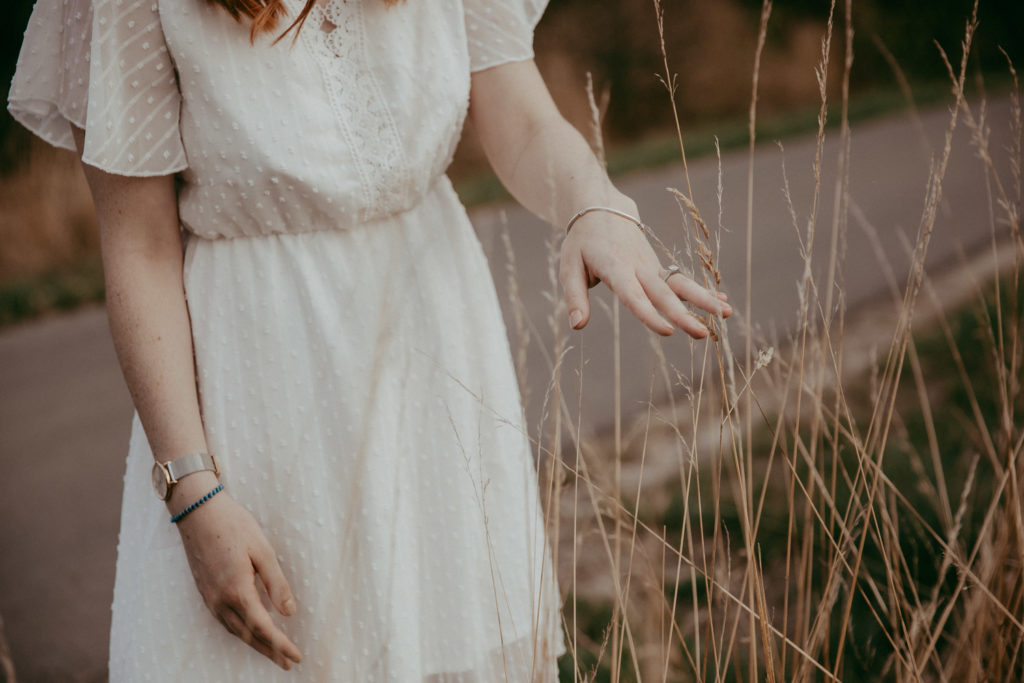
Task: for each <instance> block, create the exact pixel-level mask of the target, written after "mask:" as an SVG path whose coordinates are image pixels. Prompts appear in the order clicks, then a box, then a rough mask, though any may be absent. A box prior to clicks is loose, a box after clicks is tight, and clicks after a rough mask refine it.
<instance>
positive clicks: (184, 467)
mask: <svg viewBox="0 0 1024 683" xmlns="http://www.w3.org/2000/svg"><path fill="white" fill-rule="evenodd" d="M164 467H165V468H166V469H167V474H169V475H170V477H171V483H172V484H173V483H174V482H177V481H180V480H181V478H182V477H185V476H188V475H189V474H193V473H195V472H203V471H205V470H211V471H212V472H213V473H214V474H216V475H219V474H220V468H218V467H217V459H216V458H214V457H213V456H212V455H211V454H209V453H189V454H188V455H183V456H181V457H180V458H175V459H174V460H171V461H170V462H166V463H164Z"/></svg>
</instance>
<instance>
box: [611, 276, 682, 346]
mask: <svg viewBox="0 0 1024 683" xmlns="http://www.w3.org/2000/svg"><path fill="white" fill-rule="evenodd" d="M606 282H607V283H608V287H609V288H610V289H611V290H612V291H613V292H615V294H616V296H618V297H619V300H620V301H621V302H622V304H623V305H624V306H625V307H626V308H628V309H629V311H630V312H631V313H632V314H633V315H635V316H636V317H637V319H638V320H640V322H642V323H643V324H644V325H646V326H647V327H649V328H650V329H651V330H652V331H654V332H657V333H658V334H660V335H662V336H663V337H667V336H669V335H670V334H672V333H673V332H674V331H675V328H674V327H672V324H671V323H669V322H668V321H667V320H665V319H664V318H662V317H661V315H660V314H659V313H658V311H657V309H656V308H655V307H654V304H652V303H651V300H650V298H649V297H648V296H647V292H645V291H644V288H643V287H642V286H641V285H640V281H639V280H637V277H636V274H635V273H633V272H632V271H629V272H627V273H623V274H621V275H618V276H616V277H614V278H606Z"/></svg>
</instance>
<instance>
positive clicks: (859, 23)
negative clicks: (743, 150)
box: [0, 0, 1024, 173]
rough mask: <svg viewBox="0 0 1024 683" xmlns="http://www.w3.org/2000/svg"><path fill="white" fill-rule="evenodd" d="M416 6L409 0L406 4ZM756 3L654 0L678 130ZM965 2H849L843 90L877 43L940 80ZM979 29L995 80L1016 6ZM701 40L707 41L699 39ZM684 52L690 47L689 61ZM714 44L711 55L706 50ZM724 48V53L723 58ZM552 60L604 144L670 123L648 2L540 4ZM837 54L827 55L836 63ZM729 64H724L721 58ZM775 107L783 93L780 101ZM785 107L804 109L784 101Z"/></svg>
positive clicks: (742, 74) (719, 97)
mask: <svg viewBox="0 0 1024 683" xmlns="http://www.w3.org/2000/svg"><path fill="white" fill-rule="evenodd" d="M408 1H409V2H416V1H417V0H408ZM32 4H33V0H8V2H7V5H6V6H7V10H6V13H7V18H8V20H7V21H6V22H4V23H3V25H2V27H0V36H2V40H0V73H2V76H3V80H2V82H3V83H10V79H11V76H12V75H13V73H14V66H15V63H16V60H17V56H18V51H19V49H20V46H21V36H22V33H23V31H24V27H25V25H26V24H27V22H28V17H29V13H30V11H31V7H32ZM829 4H830V3H829V1H828V0H776V2H775V5H774V13H773V16H772V20H771V22H770V24H769V32H768V46H769V49H771V48H773V47H777V48H780V49H783V48H786V46H787V43H790V42H792V41H793V40H794V33H795V28H796V27H798V26H806V25H808V24H816V25H817V29H816V30H817V31H818V32H820V30H821V27H822V26H823V24H824V20H825V18H826V16H827V14H828V9H829ZM760 5H761V3H760V1H759V0H664V1H663V7H664V20H665V31H666V43H667V45H668V53H669V61H670V64H669V67H670V69H671V70H672V71H673V72H675V73H676V74H677V75H678V79H679V80H678V85H679V91H678V97H677V101H678V106H679V109H680V115H681V117H682V119H683V122H684V124H687V125H696V124H700V123H704V122H708V121H709V120H715V119H718V118H720V117H726V118H728V117H730V116H736V115H737V114H741V113H742V112H743V111H745V106H746V102H747V101H748V98H749V92H747V91H748V90H749V87H747V88H746V90H744V91H743V92H739V93H735V94H733V93H722V92H711V90H716V91H718V90H726V89H740V86H741V85H744V84H745V83H746V82H747V80H749V75H750V74H749V72H750V64H751V62H752V57H753V50H752V45H749V44H747V42H744V40H742V39H741V38H742V36H739V35H735V36H733V35H722V36H720V40H719V42H715V40H714V39H713V36H714V35H715V34H719V33H722V34H728V33H729V32H730V31H732V30H733V29H734V27H733V26H732V25H727V24H725V23H724V19H725V18H726V17H728V16H731V15H729V14H724V13H723V11H722V10H721V9H720V8H721V7H730V8H736V9H737V11H739V12H742V13H745V18H744V25H745V26H748V27H753V29H754V30H755V31H756V26H757V15H758V12H759V8H760ZM971 6H972V2H971V0H931V1H930V2H912V1H910V0H855V1H854V4H853V10H854V24H855V29H856V33H855V36H856V37H855V44H854V48H855V54H856V60H855V65H854V70H853V74H852V76H853V85H854V87H855V89H856V90H858V91H859V90H870V89H874V88H879V87H884V86H887V85H891V84H892V83H893V75H892V71H891V68H890V66H889V64H888V63H887V62H886V59H885V58H884V57H883V55H882V53H881V51H880V50H879V47H878V43H879V42H881V44H883V45H885V46H886V48H887V49H888V50H889V51H891V52H892V54H893V56H894V57H895V58H896V61H897V62H898V63H899V64H900V67H901V68H902V69H903V71H904V72H905V73H906V74H907V76H908V77H909V78H910V79H911V81H926V82H935V81H941V80H942V79H943V78H944V77H945V72H944V70H943V66H942V63H941V61H940V59H939V57H938V51H937V49H936V46H935V43H936V42H937V43H938V44H939V45H941V46H942V47H943V48H944V49H945V50H946V51H947V52H948V53H949V54H950V55H951V58H952V59H953V60H954V61H956V60H957V59H958V58H959V45H960V41H961V39H962V36H963V30H964V22H965V21H966V19H967V18H968V17H969V16H970V12H971ZM836 12H837V15H838V17H837V18H838V19H839V21H838V23H837V37H836V46H841V33H842V31H841V17H842V2H839V3H838V7H837V9H836ZM979 20H980V27H979V31H978V36H977V39H976V41H975V46H974V50H973V56H972V59H973V66H974V68H975V70H976V71H977V72H987V73H1001V74H1005V73H1006V60H1005V58H1004V57H1003V55H1002V54H1001V53H1000V51H999V49H1000V47H1001V48H1003V49H1005V50H1006V51H1007V53H1008V54H1009V56H1010V58H1011V59H1013V60H1014V62H1015V63H1018V64H1019V63H1021V61H1022V58H1024V41H1022V40H1020V37H1019V35H1020V31H1021V27H1022V26H1024V2H1021V1H1020V0H981V3H980V8H979ZM709 36H711V37H709ZM692 46H699V50H700V51H699V52H697V53H694V52H693V51H692V50H691V47H692ZM716 46H717V47H716ZM726 49H730V50H732V51H734V52H735V54H732V55H725V54H722V53H723V52H724V51H725V50H726ZM556 52H557V53H562V54H566V55H568V56H569V59H570V60H571V61H572V63H573V64H574V65H575V66H576V68H577V69H578V71H579V72H580V73H582V72H583V71H584V70H590V71H592V72H593V73H594V76H595V82H596V83H597V84H598V86H599V87H602V88H603V87H608V89H609V91H610V93H611V99H610V100H609V103H608V114H607V121H606V123H607V131H606V132H607V134H608V135H609V137H610V138H612V139H615V140H635V139H638V138H640V137H645V136H648V135H650V134H651V132H652V130H657V129H664V128H666V127H669V126H671V124H672V113H671V110H670V108H669V107H668V106H667V99H666V95H665V89H664V86H663V85H662V84H661V83H660V82H659V80H658V79H657V78H655V77H654V74H657V73H663V72H664V67H663V63H662V56H661V51H660V47H659V41H658V32H657V24H656V21H655V12H654V6H653V2H652V1H651V0H603V1H602V2H601V3H600V11H595V10H594V3H593V0H551V1H550V5H549V7H548V10H547V13H546V15H545V18H544V20H543V21H542V23H541V28H540V30H539V31H538V36H537V53H538V60H539V61H541V62H543V61H544V59H545V55H549V54H553V53H556ZM839 54H840V53H835V54H834V59H835V60H837V61H838V58H839ZM727 57H728V59H727ZM729 60H735V61H736V62H737V63H738V64H740V65H742V66H743V67H744V68H742V69H737V68H732V67H731V61H730V67H729V69H730V71H731V72H737V74H736V75H737V76H738V77H739V79H740V80H739V81H737V82H735V83H731V82H720V80H721V79H713V80H712V85H711V86H709V85H708V83H707V80H706V79H707V74H708V71H709V69H712V67H714V65H716V64H718V63H721V62H724V61H729ZM811 68H812V66H811V65H806V64H801V65H794V70H795V71H799V73H798V74H794V76H800V77H801V78H804V79H806V78H808V77H812V76H808V75H809V74H811ZM779 97H781V98H782V99H783V100H784V99H785V93H782V94H780V95H779ZM794 104H797V105H800V104H807V103H806V102H794ZM26 138H27V134H25V133H24V131H22V130H21V128H20V127H18V126H16V125H14V124H13V121H12V120H11V118H10V116H9V115H8V114H7V112H6V110H5V111H3V112H2V113H0V173H3V172H6V171H9V170H11V169H12V168H13V167H14V166H15V165H16V164H17V163H18V162H19V159H21V158H23V156H24V154H25V150H26V142H25V140H26Z"/></svg>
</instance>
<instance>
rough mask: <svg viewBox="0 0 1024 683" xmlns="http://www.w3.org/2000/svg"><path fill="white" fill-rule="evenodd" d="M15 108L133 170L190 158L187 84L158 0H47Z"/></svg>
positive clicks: (153, 171) (111, 166)
mask: <svg viewBox="0 0 1024 683" xmlns="http://www.w3.org/2000/svg"><path fill="white" fill-rule="evenodd" d="M8 109H9V110H10V112H11V115H12V116H13V117H14V118H15V119H16V120H17V121H18V122H20V123H21V124H22V125H24V126H25V127H26V128H28V129H29V130H30V131H32V132H33V133H35V134H36V135H38V136H39V137H41V138H42V139H44V140H46V141H47V142H49V143H50V144H53V145H56V146H57V147H63V148H65V149H71V150H73V149H75V145H74V139H73V138H72V136H71V126H76V127H78V128H82V129H84V130H85V148H84V151H83V154H82V161H83V162H84V163H87V164H89V165H90V166H95V167H96V168H99V169H101V170H104V171H107V172H109V173H115V174H118V175H127V176H155V175H169V174H172V173H176V172H177V171H181V170H183V169H184V168H186V167H187V166H188V163H187V161H186V158H185V149H184V146H183V145H182V142H181V133H180V131H179V127H178V124H179V117H180V112H181V93H180V91H179V90H178V81H177V77H176V76H175V72H174V65H173V63H172V61H171V57H170V54H169V53H168V51H167V45H166V43H165V42H164V36H163V29H162V28H161V25H160V15H159V11H158V9H157V4H156V0H39V1H38V2H37V3H36V6H35V9H34V10H33V12H32V18H31V19H30V20H29V24H28V29H27V30H26V32H25V41H24V43H23V44H22V48H21V54H20V55H19V57H18V67H17V71H16V72H15V75H14V80H13V81H12V83H11V92H10V96H9V98H8Z"/></svg>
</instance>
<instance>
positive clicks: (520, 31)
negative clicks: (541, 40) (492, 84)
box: [463, 0, 548, 71]
mask: <svg viewBox="0 0 1024 683" xmlns="http://www.w3.org/2000/svg"><path fill="white" fill-rule="evenodd" d="M547 4H548V3H547V0H463V11H464V14H465V18H466V38H467V40H468V43H469V66H470V70H472V71H481V70H483V69H488V68H490V67H492V66H498V65H499V64H505V63H507V62H518V61H521V60H524V59H530V58H532V57H533V29H534V28H535V27H536V26H537V22H538V21H540V16H541V15H542V14H543V13H544V8H545V7H546V6H547Z"/></svg>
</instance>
